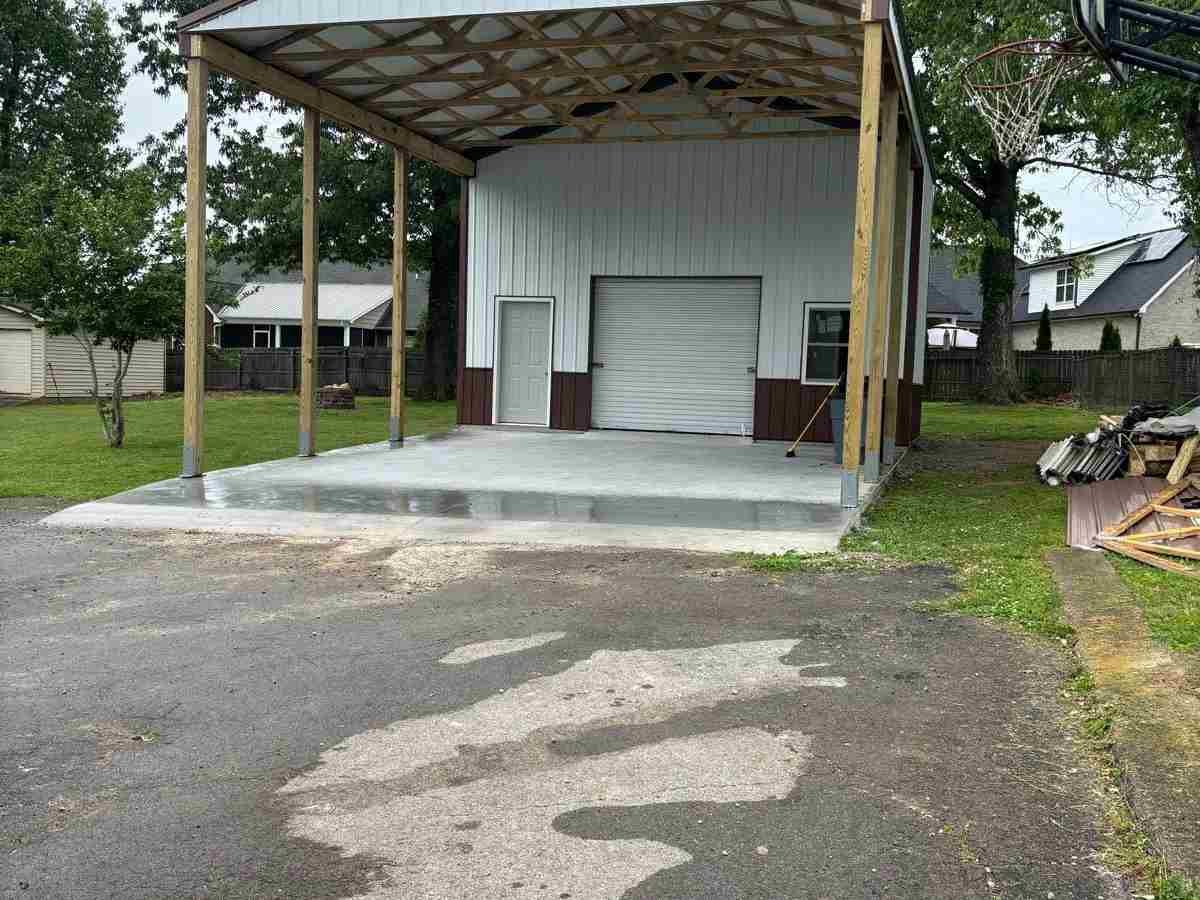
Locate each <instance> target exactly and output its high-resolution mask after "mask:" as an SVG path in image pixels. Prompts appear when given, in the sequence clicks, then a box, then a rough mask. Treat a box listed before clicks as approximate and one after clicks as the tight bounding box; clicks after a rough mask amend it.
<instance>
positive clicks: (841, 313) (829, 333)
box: [808, 309, 850, 378]
mask: <svg viewBox="0 0 1200 900" xmlns="http://www.w3.org/2000/svg"><path fill="white" fill-rule="evenodd" d="M808 339H809V341H811V342H813V343H817V344H847V343H849V342H850V310H848V309H810V310H809V311H808ZM834 377H835V378H836V377H837V376H836V375H835V376H834Z"/></svg>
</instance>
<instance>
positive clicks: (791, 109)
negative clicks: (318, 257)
mask: <svg viewBox="0 0 1200 900" xmlns="http://www.w3.org/2000/svg"><path fill="white" fill-rule="evenodd" d="M406 9H411V10H412V11H413V12H414V13H418V12H419V13H420V14H421V15H412V16H408V17H398V16H397V4H396V3H395V0H354V2H344V3H326V4H318V3H312V2H302V0H220V2H218V3H215V4H212V5H210V6H209V7H206V8H205V9H203V10H200V11H198V12H197V13H194V14H192V15H191V16H188V17H185V18H184V19H182V20H181V21H180V23H179V25H180V45H181V49H182V50H183V52H184V54H185V55H187V56H192V57H200V58H203V59H206V60H208V61H209V63H210V64H211V65H212V66H213V67H214V68H216V69H218V70H220V71H223V72H226V73H228V74H230V75H233V76H234V77H236V78H238V79H240V80H242V81H246V82H250V83H252V84H255V85H257V86H258V87H260V88H262V89H263V90H265V91H268V92H270V93H272V94H275V95H277V96H280V97H282V98H284V99H286V100H290V101H292V102H296V103H300V104H303V105H306V106H310V107H313V108H315V109H318V110H319V111H320V112H321V113H322V114H324V115H326V116H328V117H330V118H333V119H336V120H338V121H340V122H342V123H344V124H346V125H349V126H352V127H355V128H359V129H360V130H362V131H364V132H366V133H368V134H370V135H372V136H374V137H376V138H379V139H381V140H384V141H387V142H389V143H392V144H394V145H395V146H399V147H403V148H406V149H408V150H409V151H410V152H412V153H413V154H414V155H417V156H420V157H422V158H425V159H428V160H430V161H432V162H434V163H436V164H438V165H441V166H443V167H444V168H446V169H448V170H450V171H454V172H457V173H459V174H463V175H471V174H474V162H473V160H474V159H475V158H478V157H480V156H483V155H486V154H487V153H490V152H494V151H495V150H496V149H499V148H504V147H509V146H515V145H522V144H537V143H595V142H648V141H649V142H653V141H671V140H696V139H715V140H734V139H745V138H759V137H781V136H806V137H820V136H831V135H837V134H845V133H856V132H857V129H858V110H859V104H860V95H861V72H862V64H861V54H862V31H863V27H864V24H865V22H864V19H863V16H864V14H865V15H867V16H870V17H872V18H873V19H874V20H876V21H880V22H882V23H883V24H884V25H885V30H886V32H887V34H888V36H889V40H888V45H889V48H890V51H891V53H890V55H891V57H892V61H893V72H894V73H895V77H896V78H897V81H898V83H899V84H900V86H901V88H902V90H903V93H904V97H905V102H904V109H905V113H906V116H907V118H908V119H909V120H910V122H911V123H914V126H913V127H911V128H910V131H911V132H912V134H913V137H914V142H915V144H916V145H917V148H918V155H919V158H920V159H921V161H922V163H923V164H924V165H925V166H926V167H928V165H929V158H928V154H927V153H926V150H925V146H924V140H923V131H922V129H921V128H920V126H919V123H918V119H917V103H916V98H915V96H914V92H913V78H912V72H911V69H910V66H909V62H908V58H907V53H906V51H905V50H904V43H903V35H902V32H901V25H900V22H899V20H898V19H897V17H896V15H895V11H894V10H893V9H892V8H891V6H890V5H889V4H887V3H886V2H883V0H872V2H871V3H869V4H868V5H867V8H866V9H865V10H864V9H863V8H860V7H859V6H858V5H851V4H850V3H847V2H845V0H748V2H747V0H718V2H710V3H682V4H663V3H661V2H651V0H627V2H624V3H622V4H621V5H619V6H597V5H596V3H595V0H522V3H521V4H520V5H519V6H518V5H515V4H512V3H510V2H501V0H419V2H415V3H413V4H411V6H409V5H406Z"/></svg>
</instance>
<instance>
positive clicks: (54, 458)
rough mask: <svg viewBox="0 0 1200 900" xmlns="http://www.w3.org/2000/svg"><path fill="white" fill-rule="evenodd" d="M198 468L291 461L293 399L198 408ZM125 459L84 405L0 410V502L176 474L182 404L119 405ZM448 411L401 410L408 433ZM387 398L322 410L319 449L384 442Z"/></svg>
mask: <svg viewBox="0 0 1200 900" xmlns="http://www.w3.org/2000/svg"><path fill="white" fill-rule="evenodd" d="M204 406H205V408H204V436H205V452H204V460H205V463H206V464H207V466H208V467H209V468H210V469H221V468H225V467H227V466H242V465H248V464H250V463H255V462H262V461H264V460H268V459H282V458H284V457H290V456H294V455H295V454H296V417H297V415H298V414H299V407H298V401H297V399H296V397H295V395H293V394H287V395H280V394H227V393H212V394H209V395H208V397H207V398H206V400H205V404H204ZM127 410H128V416H129V421H130V423H131V426H132V427H131V428H130V434H129V438H128V440H127V442H126V445H125V448H124V449H123V450H119V451H118V450H114V449H113V448H111V447H108V446H106V445H104V444H102V443H100V442H98V441H96V440H95V439H93V438H92V437H91V433H90V429H89V428H88V427H87V426H88V422H89V421H91V420H94V416H95V413H94V412H93V411H92V409H91V407H90V406H89V405H87V404H83V403H65V404H55V403H31V404H26V405H24V406H11V407H6V408H4V409H0V434H3V435H4V440H3V441H0V497H57V498H61V499H63V500H76V501H80V500H95V499H96V498H98V497H107V496H108V495H110V494H115V493H117V492H118V491H125V490H128V489H130V488H133V487H137V486H138V485H140V484H146V483H147V482H150V481H159V480H161V479H163V478H173V477H175V476H176V475H178V474H179V445H180V442H181V441H182V440H183V402H182V400H181V399H180V398H179V397H166V398H162V399H157V400H138V401H131V402H129V403H128V404H127ZM454 414H455V411H454V404H453V403H422V402H418V401H413V400H410V401H409V403H408V408H407V414H406V418H405V422H406V426H407V428H406V432H405V433H406V434H422V433H425V432H430V431H443V430H445V429H447V428H451V427H453V425H454ZM387 421H388V398H387V397H358V398H357V401H356V407H355V408H354V409H348V410H332V409H323V410H321V411H320V427H319V431H318V434H319V444H320V448H321V449H322V450H332V449H334V448H336V447H346V446H350V445H352V444H362V443H366V442H368V441H377V440H382V439H383V438H385V437H386V436H387Z"/></svg>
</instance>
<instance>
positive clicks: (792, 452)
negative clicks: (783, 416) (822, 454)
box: [784, 375, 846, 459]
mask: <svg viewBox="0 0 1200 900" xmlns="http://www.w3.org/2000/svg"><path fill="white" fill-rule="evenodd" d="M845 377H846V376H845V375H839V376H838V380H837V381H835V382H834V383H833V387H831V388H830V389H829V393H828V394H826V395H825V399H824V400H822V401H821V405H820V406H818V407H817V411H816V412H815V413H813V414H812V418H811V419H809V420H808V424H807V425H805V426H804V430H802V431H801V432H800V435H799V437H797V438H796V440H794V441H792V446H790V447H788V451H787V453H785V454H784V456H786V457H787V458H788V459H791V458H792V457H794V456H795V455H796V448H797V447H799V446H800V442H801V441H802V440H804V435H806V434H808V429H810V428H812V424H813V422H815V421H817V416H819V415H820V414H821V410H823V409H824V408H825V404H826V403H828V402H829V398H830V397H832V396H833V395H834V393H836V392H837V389H838V388H840V387H841V386H842V379H843V378H845Z"/></svg>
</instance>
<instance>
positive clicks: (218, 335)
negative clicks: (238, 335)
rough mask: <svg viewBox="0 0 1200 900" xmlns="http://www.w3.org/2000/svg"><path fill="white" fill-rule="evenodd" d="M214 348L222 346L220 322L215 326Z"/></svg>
mask: <svg viewBox="0 0 1200 900" xmlns="http://www.w3.org/2000/svg"><path fill="white" fill-rule="evenodd" d="M213 346H214V347H220V346H221V323H220V322H218V323H217V324H216V325H213Z"/></svg>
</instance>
